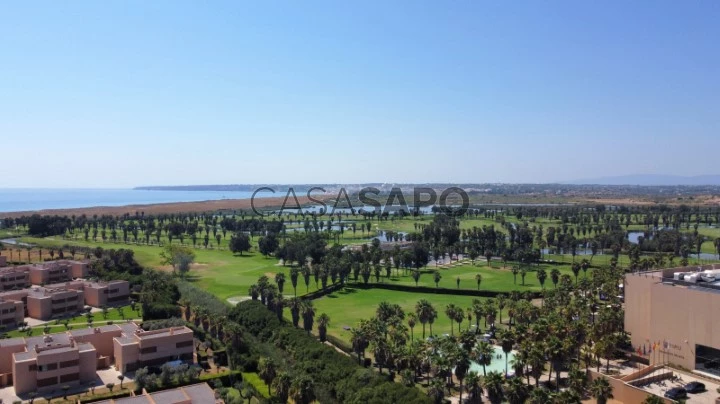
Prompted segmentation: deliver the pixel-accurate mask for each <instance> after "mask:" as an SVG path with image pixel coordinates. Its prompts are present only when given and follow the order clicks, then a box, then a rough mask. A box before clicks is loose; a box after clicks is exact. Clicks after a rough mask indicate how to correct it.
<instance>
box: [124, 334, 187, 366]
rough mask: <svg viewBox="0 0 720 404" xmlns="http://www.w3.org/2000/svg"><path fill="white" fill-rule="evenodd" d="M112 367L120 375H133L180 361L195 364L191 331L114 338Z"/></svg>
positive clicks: (126, 335) (127, 335) (128, 335)
mask: <svg viewBox="0 0 720 404" xmlns="http://www.w3.org/2000/svg"><path fill="white" fill-rule="evenodd" d="M114 348H115V367H116V368H117V369H118V370H119V371H121V372H132V371H134V370H136V369H138V368H141V367H144V366H159V365H162V364H163V363H166V362H170V361H174V360H181V361H188V362H189V361H193V362H194V361H195V358H194V355H195V346H194V343H193V332H192V330H191V329H189V328H187V327H172V328H166V329H162V330H154V331H143V330H142V329H138V330H137V331H136V332H135V333H132V334H125V335H124V336H122V337H120V338H115V339H114Z"/></svg>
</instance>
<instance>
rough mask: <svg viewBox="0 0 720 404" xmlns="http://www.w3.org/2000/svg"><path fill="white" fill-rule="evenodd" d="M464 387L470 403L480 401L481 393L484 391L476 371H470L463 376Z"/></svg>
mask: <svg viewBox="0 0 720 404" xmlns="http://www.w3.org/2000/svg"><path fill="white" fill-rule="evenodd" d="M465 389H466V390H467V392H468V395H469V396H470V397H469V402H470V403H473V404H474V403H480V402H482V395H483V393H484V391H483V388H482V379H481V378H480V375H478V374H477V373H476V372H470V373H468V374H467V376H465Z"/></svg>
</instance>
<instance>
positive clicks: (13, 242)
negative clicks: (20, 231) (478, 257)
mask: <svg viewBox="0 0 720 404" xmlns="http://www.w3.org/2000/svg"><path fill="white" fill-rule="evenodd" d="M0 243H3V244H10V245H14V246H18V247H34V246H35V245H34V244H28V243H23V242H21V241H18V240H17V239H15V238H6V239H4V240H0Z"/></svg>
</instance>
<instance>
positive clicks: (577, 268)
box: [571, 262, 580, 285]
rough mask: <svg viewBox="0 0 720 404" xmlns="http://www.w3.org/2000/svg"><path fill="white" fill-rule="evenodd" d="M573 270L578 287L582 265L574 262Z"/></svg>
mask: <svg viewBox="0 0 720 404" xmlns="http://www.w3.org/2000/svg"><path fill="white" fill-rule="evenodd" d="M571 268H572V272H573V275H575V284H576V285H577V282H578V275H579V274H580V264H579V263H577V262H573V263H572V266H571Z"/></svg>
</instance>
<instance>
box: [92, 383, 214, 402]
mask: <svg viewBox="0 0 720 404" xmlns="http://www.w3.org/2000/svg"><path fill="white" fill-rule="evenodd" d="M222 402H223V401H222V400H221V399H218V398H217V397H216V396H215V392H214V391H213V389H212V388H210V386H209V385H208V384H207V383H198V384H193V385H190V386H183V387H178V388H176V389H170V390H163V391H158V392H155V393H152V394H150V393H148V392H147V391H145V390H143V392H142V394H139V395H136V396H134V397H124V398H117V399H114V400H106V401H100V402H98V403H97V404H220V403H222Z"/></svg>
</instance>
